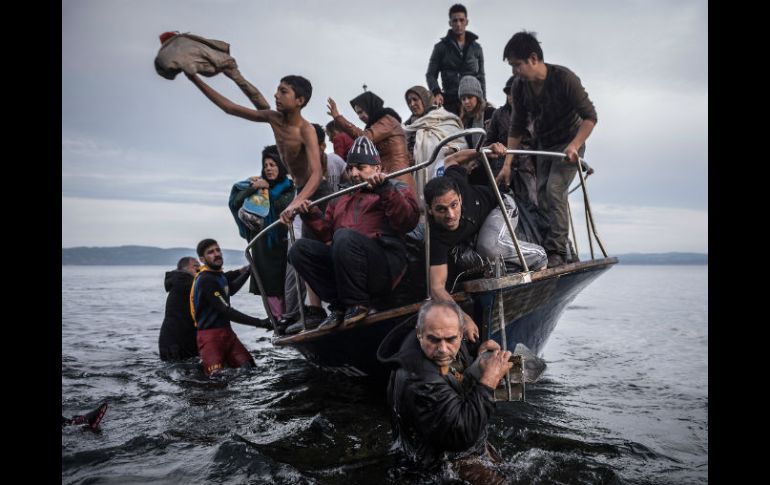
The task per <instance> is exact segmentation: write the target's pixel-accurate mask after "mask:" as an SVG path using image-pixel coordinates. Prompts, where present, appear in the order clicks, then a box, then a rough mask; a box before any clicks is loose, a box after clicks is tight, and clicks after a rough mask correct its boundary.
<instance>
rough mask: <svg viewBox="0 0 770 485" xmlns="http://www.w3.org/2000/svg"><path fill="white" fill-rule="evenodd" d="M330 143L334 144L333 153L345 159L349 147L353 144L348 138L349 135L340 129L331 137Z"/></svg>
mask: <svg viewBox="0 0 770 485" xmlns="http://www.w3.org/2000/svg"><path fill="white" fill-rule="evenodd" d="M332 145H334V153H336V154H337V155H339V156H340V157H342V159H343V160H347V159H348V152H349V151H350V147H352V146H353V139H352V138H350V135H348V134H347V133H345V132H344V131H341V132H339V133H337V134H336V135H334V138H332Z"/></svg>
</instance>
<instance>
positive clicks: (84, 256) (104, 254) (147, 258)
mask: <svg viewBox="0 0 770 485" xmlns="http://www.w3.org/2000/svg"><path fill="white" fill-rule="evenodd" d="M222 252H223V256H224V259H225V268H233V267H234V266H243V265H244V264H246V263H247V261H246V256H245V255H244V254H243V251H241V250H235V249H223V250H222ZM195 255H196V254H195V249H193V248H168V249H163V248H156V247H152V246H117V247H82V246H81V247H76V248H62V249H61V264H62V265H80V266H88V265H94V266H95V265H98V266H140V265H158V266H169V267H170V266H176V263H177V261H179V259H180V258H181V257H182V256H195Z"/></svg>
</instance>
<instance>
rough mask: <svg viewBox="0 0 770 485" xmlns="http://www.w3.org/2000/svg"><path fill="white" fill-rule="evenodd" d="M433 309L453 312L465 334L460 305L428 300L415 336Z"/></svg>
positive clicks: (420, 312) (461, 330)
mask: <svg viewBox="0 0 770 485" xmlns="http://www.w3.org/2000/svg"><path fill="white" fill-rule="evenodd" d="M433 180H435V179H433ZM434 308H444V309H446V310H452V311H453V312H455V314H456V315H457V322H458V324H459V325H460V333H461V334H462V333H464V332H465V318H463V311H462V309H461V308H460V305H458V304H457V303H455V302H454V301H453V300H449V301H444V300H430V301H428V302H427V303H425V304H424V305H423V306H422V307H420V311H419V312H418V313H417V325H416V326H415V328H416V329H417V335H422V332H423V330H425V320H426V319H427V317H428V312H430V311H431V310H433V309H434Z"/></svg>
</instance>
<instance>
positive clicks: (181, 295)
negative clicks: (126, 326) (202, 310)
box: [158, 270, 198, 360]
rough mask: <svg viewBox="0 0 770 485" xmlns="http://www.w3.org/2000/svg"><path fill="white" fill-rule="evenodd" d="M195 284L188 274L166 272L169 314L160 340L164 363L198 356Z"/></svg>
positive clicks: (161, 356) (183, 272)
mask: <svg viewBox="0 0 770 485" xmlns="http://www.w3.org/2000/svg"><path fill="white" fill-rule="evenodd" d="M192 283H193V276H192V275H191V274H190V273H187V272H186V271H179V270H174V271H167V272H166V278H165V280H164V284H165V287H166V291H167V292H168V297H167V298H166V315H165V317H164V318H163V324H162V325H161V326H160V337H159V338H158V348H159V351H160V358H161V360H182V359H187V358H189V357H195V356H197V355H198V344H197V342H196V340H195V337H196V330H195V323H194V322H193V318H192V315H191V314H190V288H191V287H192Z"/></svg>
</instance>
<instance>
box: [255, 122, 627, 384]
mask: <svg viewBox="0 0 770 485" xmlns="http://www.w3.org/2000/svg"><path fill="white" fill-rule="evenodd" d="M473 134H480V135H481V139H480V140H479V141H478V144H477V146H476V150H478V151H480V152H481V153H482V154H483V157H481V158H482V160H481V161H482V165H483V166H484V168H485V170H486V172H487V175H488V177H490V180H492V184H491V185H492V186H493V187H494V191H495V194H496V196H497V200H498V204H499V206H500V207H503V201H502V197H501V195H500V192H499V190H498V189H497V185H496V184H495V183H494V175H493V173H492V170H491V168H490V165H489V161H488V160H487V157H486V154H487V153H489V152H490V150H488V149H484V148H481V145H482V143H483V141H484V137H485V133H484V130H482V129H480V128H471V129H466V130H463V131H460V132H457V133H454V134H452V135H450V136H449V137H447V138H445V139H443V140H442V141H441V142H440V143H439V144H438V145H437V146H436V147H435V149H434V151H433V152H432V154H431V157H430V158H429V159H428V160H427V161H425V162H422V163H419V164H415V165H414V166H412V167H408V168H406V169H402V170H399V171H397V172H394V173H392V174H389V175H388V177H387V178H392V177H397V176H399V175H401V174H403V173H410V172H417V175H418V177H417V179H418V183H417V186H418V192H419V199H420V203H421V206H424V199H423V197H422V187H423V185H424V183H423V181H424V173H425V170H424V169H426V167H428V166H429V165H431V164H432V163H433V162H434V161H435V160H436V158H437V156H438V153H439V151H440V150H441V148H442V147H443V146H444V145H445V144H446V143H448V142H450V141H452V140H454V139H455V138H459V137H463V136H466V135H473ZM508 153H513V154H532V155H545V156H559V157H564V154H563V153H558V152H543V151H532V150H508ZM580 161H581V164H582V163H583V162H584V161H583V160H582V159H581V160H580ZM591 172H593V170H592V169H591ZM591 172H589V173H591ZM578 173H579V176H580V187H582V189H583V197H584V205H585V210H586V220H587V229H588V240H589V244H590V251H591V259H590V260H587V261H576V262H571V263H568V264H565V265H561V266H557V267H554V268H547V269H545V270H541V271H536V272H532V271H529V269H528V268H527V267H526V262H524V268H523V271H522V272H520V273H513V274H506V272H505V270H504V265H503V263H502V260H501V259H500V260H498V261H497V262H493V263H494V264H488V265H487V268H486V269H485V272H484V273H483V274H479V275H478V276H477V277H475V278H473V279H468V280H466V281H463V282H461V283H460V284H459V287H458V288H453V291H451V292H450V294H451V296H452V298H453V299H454V300H455V301H456V302H457V303H458V304H459V305H460V307H461V308H462V309H463V310H464V311H465V312H466V313H467V314H468V315H470V316H471V317H472V318H473V320H474V321H475V322H476V324H477V325H478V326H479V333H480V339H481V340H482V341H483V340H487V339H494V340H495V341H497V342H498V343H499V344H500V345H501V347H502V348H503V349H514V348H516V346H517V345H519V344H522V345H524V346H525V347H526V348H527V349H528V350H529V351H530V352H532V353H533V354H535V355H538V356H539V355H542V353H543V349H544V348H545V345H546V342H547V341H548V337H549V336H550V335H551V333H552V332H553V330H554V328H555V327H556V325H557V323H558V321H559V319H560V318H561V316H562V315H563V313H564V311H565V310H566V308H567V306H568V305H569V304H570V303H571V302H572V301H573V300H574V299H575V298H576V297H577V295H578V294H579V293H580V292H581V291H582V290H583V288H585V287H586V286H588V285H589V284H590V283H591V282H592V281H593V280H595V279H596V278H598V277H599V276H600V275H601V274H602V273H604V272H605V271H607V270H608V269H609V268H610V267H612V266H613V265H614V264H616V263H617V262H618V260H617V258H615V257H610V256H608V255H607V252H606V251H605V249H604V245H603V244H602V243H601V240H600V239H599V236H598V234H597V231H596V228H595V226H594V224H593V216H592V214H591V211H590V204H589V200H588V194H587V190H586V185H585V178H586V177H584V175H583V170H578ZM366 185H367V184H366V182H362V183H360V184H356V185H354V186H352V187H348V188H346V189H342V190H340V191H338V192H335V193H334V194H330V195H328V196H326V197H322V198H319V199H318V200H316V201H313V202H312V203H311V205H317V204H319V203H322V202H324V201H326V200H329V199H332V198H334V197H339V196H340V195H343V194H345V193H349V192H352V191H354V190H359V189H361V188H363V187H364V186H366ZM575 189H577V187H575ZM575 189H573V191H574V190H575ZM503 213H504V214H506V212H505V210H503ZM505 219H506V224H507V226H508V230H509V231H510V232H511V234H512V235H513V238H512V239H513V241H514V244H515V246H516V248H517V250H518V241H517V238H516V236H515V234H514V229H513V227H512V226H511V222H510V220H509V219H508V216H507V214H506V215H505ZM278 223H279V221H276V222H274V223H273V224H271V225H270V226H268V227H266V228H265V229H263V230H262V231H261V232H260V233H259V234H257V235H256V236H255V237H254V239H253V240H252V241H250V242H249V244H248V246H247V248H246V258H247V259H248V261H249V263H250V265H251V271H252V277H254V278H255V280H256V281H257V285H258V286H259V287H260V290H261V289H262V281H261V278H260V276H259V273H258V271H257V268H256V265H255V264H254V261H253V259H252V257H251V252H250V248H251V247H252V246H253V245H254V244H256V242H257V240H258V239H259V238H260V237H262V236H263V235H264V234H265V233H266V232H267V231H269V230H270V229H271V228H272V227H273V226H274V225H276V224H278ZM428 228H429V225H428V224H425V238H424V251H425V255H424V259H423V261H422V263H423V264H424V267H425V275H424V278H425V279H424V280H423V284H422V285H418V286H419V287H420V288H421V289H422V290H423V291H425V292H426V294H427V298H426V299H423V298H422V297H421V295H418V294H415V295H412V301H410V302H409V303H406V304H400V305H398V306H395V307H392V308H386V309H382V310H374V311H370V313H369V315H367V316H366V318H364V319H362V320H360V321H358V322H356V323H354V324H353V325H351V326H348V327H343V326H341V325H340V326H337V327H335V328H332V329H317V328H316V329H306V330H303V331H302V332H300V333H298V334H295V335H285V336H280V337H277V338H275V339H274V341H273V344H274V345H275V346H278V347H291V348H294V349H296V350H297V351H299V352H300V353H301V354H302V355H303V356H304V357H305V358H306V359H307V360H308V361H310V362H312V363H314V364H315V365H317V366H318V367H319V368H321V369H323V370H325V371H329V372H333V373H339V374H344V375H347V376H351V377H360V378H365V379H367V380H370V381H371V382H373V383H381V382H384V380H385V379H386V378H387V375H388V373H389V372H390V369H389V368H388V367H387V366H385V365H384V364H383V363H381V362H380V361H379V359H378V358H377V355H378V348H380V346H381V345H384V346H387V345H397V343H400V337H402V336H403V335H404V334H405V333H408V332H410V331H414V330H413V329H414V324H415V323H416V317H417V312H418V311H419V309H420V307H421V306H422V304H423V303H424V302H425V301H426V300H429V299H430V293H429V292H428V291H426V290H425V289H426V288H429V284H428V283H427V281H429V278H430V272H429V265H428V263H427V261H429V256H428V255H429V251H430V244H429V239H430V238H429V231H428ZM289 234H290V238H292V239H293V232H292V231H291V228H290V231H289ZM592 234H593V236H594V238H595V239H596V241H597V243H598V245H599V247H600V249H601V251H602V256H603V257H599V258H596V257H595V255H594V247H593V242H592V239H591V236H592ZM572 237H573V244H574V243H576V242H577V241H576V240H575V234H574V226H573V233H572ZM519 258H520V260H521V261H524V258H523V257H522V256H521V253H520V252H519ZM490 271H494V272H493V273H491V274H490ZM415 273H419V271H414V268H410V270H409V271H408V272H407V275H406V276H405V277H404V279H405V280H409V279H410V278H418V277H419V276H421V275H418V274H415ZM261 294H262V295H264V291H261ZM264 298H265V297H264V296H263V299H264ZM265 307H266V308H267V304H266V305H265ZM375 308H376V306H375ZM268 316H269V318H270V319H271V321H273V324H275V321H274V319H273V317H272V315H269V312H268ZM303 317H304V316H301V318H303ZM396 328H399V330H394V329H396ZM503 329H504V331H503ZM389 334H390V337H388V335H389ZM388 340H391V341H392V342H390V343H389V342H388Z"/></svg>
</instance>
